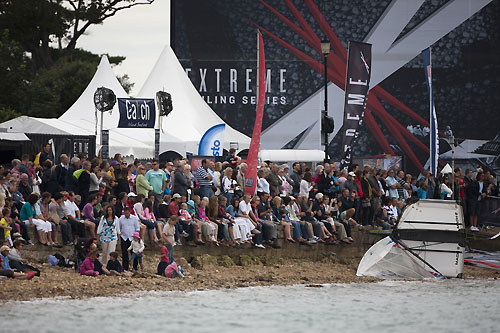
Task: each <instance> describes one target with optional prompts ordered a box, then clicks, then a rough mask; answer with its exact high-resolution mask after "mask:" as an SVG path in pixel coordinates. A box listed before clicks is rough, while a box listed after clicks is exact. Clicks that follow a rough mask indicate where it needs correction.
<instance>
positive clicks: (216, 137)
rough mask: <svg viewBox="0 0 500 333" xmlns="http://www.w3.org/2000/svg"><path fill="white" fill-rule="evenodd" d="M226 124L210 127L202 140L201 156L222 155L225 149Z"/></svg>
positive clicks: (199, 152)
mask: <svg viewBox="0 0 500 333" xmlns="http://www.w3.org/2000/svg"><path fill="white" fill-rule="evenodd" d="M225 130H226V124H217V125H215V126H212V127H210V128H209V129H208V130H207V131H206V132H205V134H203V137H202V138H201V140H200V145H199V147H198V155H199V156H222V153H223V149H224V133H225Z"/></svg>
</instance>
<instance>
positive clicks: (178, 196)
mask: <svg viewBox="0 0 500 333" xmlns="http://www.w3.org/2000/svg"><path fill="white" fill-rule="evenodd" d="M172 198H174V199H178V198H182V197H181V195H180V194H179V193H175V194H174V195H173V196H172Z"/></svg>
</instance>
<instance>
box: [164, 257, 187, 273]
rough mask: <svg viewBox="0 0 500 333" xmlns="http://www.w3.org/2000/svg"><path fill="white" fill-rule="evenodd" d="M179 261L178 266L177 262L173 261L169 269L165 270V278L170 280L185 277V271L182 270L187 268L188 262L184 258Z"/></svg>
mask: <svg viewBox="0 0 500 333" xmlns="http://www.w3.org/2000/svg"><path fill="white" fill-rule="evenodd" d="M177 261H178V262H179V264H177V262H175V261H172V263H171V264H169V265H168V266H167V268H165V273H164V275H165V277H169V278H175V277H180V278H183V277H184V270H183V269H182V266H185V265H186V263H187V261H186V259H184V258H180V259H179V260H177Z"/></svg>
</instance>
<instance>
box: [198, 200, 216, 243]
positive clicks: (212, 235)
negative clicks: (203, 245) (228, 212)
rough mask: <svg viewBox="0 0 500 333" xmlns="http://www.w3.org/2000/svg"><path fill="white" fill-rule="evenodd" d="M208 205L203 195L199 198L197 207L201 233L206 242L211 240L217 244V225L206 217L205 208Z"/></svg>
mask: <svg viewBox="0 0 500 333" xmlns="http://www.w3.org/2000/svg"><path fill="white" fill-rule="evenodd" d="M207 206H208V198H207V197H204V198H203V199H201V202H200V208H199V209H198V217H199V218H200V220H201V233H202V235H203V237H204V238H205V240H206V241H207V242H213V243H215V245H217V246H218V245H219V243H218V242H217V231H218V227H217V224H216V223H215V222H212V221H210V219H209V218H208V217H207V214H206V209H207Z"/></svg>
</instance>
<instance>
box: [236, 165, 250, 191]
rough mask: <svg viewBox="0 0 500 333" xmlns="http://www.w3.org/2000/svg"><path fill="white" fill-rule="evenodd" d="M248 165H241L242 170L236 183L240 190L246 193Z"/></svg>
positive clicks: (237, 176)
mask: <svg viewBox="0 0 500 333" xmlns="http://www.w3.org/2000/svg"><path fill="white" fill-rule="evenodd" d="M247 169H248V165H247V164H246V163H241V164H240V169H239V170H238V174H237V175H236V182H237V183H238V186H239V187H240V190H241V191H243V192H245V172H247Z"/></svg>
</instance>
